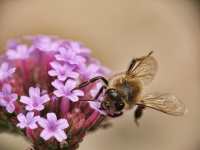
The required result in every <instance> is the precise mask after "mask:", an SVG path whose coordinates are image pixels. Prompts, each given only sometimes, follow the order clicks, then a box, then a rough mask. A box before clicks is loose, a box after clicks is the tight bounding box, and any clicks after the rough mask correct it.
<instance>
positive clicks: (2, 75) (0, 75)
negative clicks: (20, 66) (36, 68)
mask: <svg viewBox="0 0 200 150" xmlns="http://www.w3.org/2000/svg"><path fill="white" fill-rule="evenodd" d="M15 70H16V68H10V67H9V64H8V63H6V62H4V63H2V64H1V66H0V80H1V81H2V80H5V79H7V78H8V77H11V76H12V74H13V73H14V72H15Z"/></svg>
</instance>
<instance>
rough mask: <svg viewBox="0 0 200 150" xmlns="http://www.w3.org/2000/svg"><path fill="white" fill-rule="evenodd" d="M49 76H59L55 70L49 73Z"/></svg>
mask: <svg viewBox="0 0 200 150" xmlns="http://www.w3.org/2000/svg"><path fill="white" fill-rule="evenodd" d="M48 74H49V75H50V76H57V72H56V71H55V70H49V71H48Z"/></svg>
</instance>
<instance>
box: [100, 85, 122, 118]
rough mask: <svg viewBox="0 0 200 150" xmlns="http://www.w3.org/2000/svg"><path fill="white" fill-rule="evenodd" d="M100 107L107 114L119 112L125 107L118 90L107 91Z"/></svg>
mask: <svg viewBox="0 0 200 150" xmlns="http://www.w3.org/2000/svg"><path fill="white" fill-rule="evenodd" d="M101 105H102V108H103V109H104V110H105V111H107V112H108V113H113V114H114V113H116V112H121V111H122V110H123V109H124V106H125V103H124V97H123V95H122V94H121V93H120V92H119V91H118V90H116V89H108V90H107V91H106V92H105V99H104V101H103V102H102V104H101Z"/></svg>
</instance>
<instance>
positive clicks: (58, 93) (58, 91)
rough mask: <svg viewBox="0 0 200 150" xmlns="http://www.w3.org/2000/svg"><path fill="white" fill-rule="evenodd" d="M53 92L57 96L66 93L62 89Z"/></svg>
mask: <svg viewBox="0 0 200 150" xmlns="http://www.w3.org/2000/svg"><path fill="white" fill-rule="evenodd" d="M53 94H54V95H56V96H57V97H62V96H64V95H65V94H64V93H63V91H61V90H55V91H54V92H53Z"/></svg>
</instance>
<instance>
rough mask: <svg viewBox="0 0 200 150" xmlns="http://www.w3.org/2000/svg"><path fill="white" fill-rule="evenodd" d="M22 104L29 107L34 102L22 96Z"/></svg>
mask: <svg viewBox="0 0 200 150" xmlns="http://www.w3.org/2000/svg"><path fill="white" fill-rule="evenodd" d="M20 102H22V103H24V104H27V105H28V104H31V103H32V100H31V99H30V98H29V97H27V96H21V99H20Z"/></svg>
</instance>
